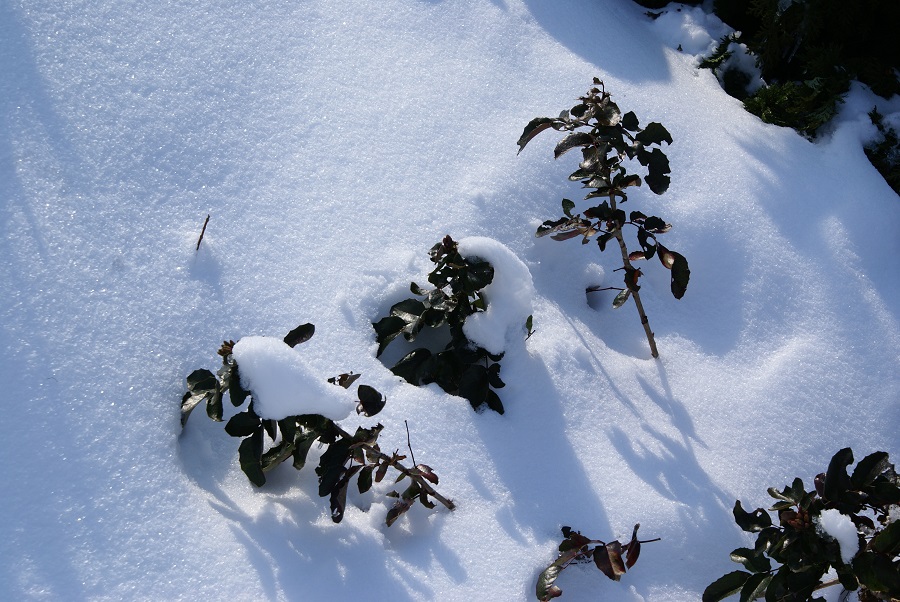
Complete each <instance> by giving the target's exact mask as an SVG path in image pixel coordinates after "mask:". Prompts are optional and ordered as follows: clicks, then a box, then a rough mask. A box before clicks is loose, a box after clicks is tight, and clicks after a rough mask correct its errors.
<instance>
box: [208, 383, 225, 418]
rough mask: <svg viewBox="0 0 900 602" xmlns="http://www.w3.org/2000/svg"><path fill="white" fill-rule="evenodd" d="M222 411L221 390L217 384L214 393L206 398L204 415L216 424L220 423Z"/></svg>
mask: <svg viewBox="0 0 900 602" xmlns="http://www.w3.org/2000/svg"><path fill="white" fill-rule="evenodd" d="M222 411H223V408H222V390H221V389H220V388H219V385H218V383H217V384H216V389H215V391H213V394H212V395H210V396H209V397H208V398H207V401H206V415H207V416H209V417H210V418H212V419H213V420H215V421H216V422H222Z"/></svg>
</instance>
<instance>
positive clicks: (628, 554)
mask: <svg viewBox="0 0 900 602" xmlns="http://www.w3.org/2000/svg"><path fill="white" fill-rule="evenodd" d="M640 528H641V525H640V523H638V524H636V525H635V526H634V530H633V531H632V532H631V541H629V542H628V545H627V546H625V567H626V568H629V569H630V568H631V567H633V566H634V563H636V562H637V561H638V557H639V556H640V555H641V542H640V541H638V538H637V533H638V529H640Z"/></svg>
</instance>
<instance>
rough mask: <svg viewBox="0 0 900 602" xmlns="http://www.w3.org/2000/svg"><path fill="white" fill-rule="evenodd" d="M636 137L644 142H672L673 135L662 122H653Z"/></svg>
mask: <svg viewBox="0 0 900 602" xmlns="http://www.w3.org/2000/svg"><path fill="white" fill-rule="evenodd" d="M635 139H636V140H637V141H638V142H641V143H643V144H661V143H663V142H665V143H666V144H672V135H671V134H670V133H669V130H667V129H666V128H665V127H663V125H662V124H661V123H657V122H655V121H654V122H651V123H648V124H647V127H645V128H644V129H643V130H642V131H640V132H639V133H638V134H637V135H636V136H635Z"/></svg>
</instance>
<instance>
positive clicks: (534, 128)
mask: <svg viewBox="0 0 900 602" xmlns="http://www.w3.org/2000/svg"><path fill="white" fill-rule="evenodd" d="M554 121H555V120H553V119H550V118H549V117H537V118H535V119H532V120H531V121H529V122H528V125H526V126H525V130H524V131H523V132H522V135H521V136H520V137H519V141H518V142H517V144H518V145H519V153H521V152H522V149H523V148H525V145H527V144H528V143H529V142H531V140H532V139H533V138H534V137H535V136H537V135H538V134H540V133H541V132H543V131H544V130H546V129H547V128H549V127H550V126H551V125H553V122H554ZM516 154H518V153H516Z"/></svg>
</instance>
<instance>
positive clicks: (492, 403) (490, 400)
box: [485, 391, 504, 414]
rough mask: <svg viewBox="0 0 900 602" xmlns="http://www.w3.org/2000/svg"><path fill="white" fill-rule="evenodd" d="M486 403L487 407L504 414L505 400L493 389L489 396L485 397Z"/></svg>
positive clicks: (488, 393)
mask: <svg viewBox="0 0 900 602" xmlns="http://www.w3.org/2000/svg"><path fill="white" fill-rule="evenodd" d="M485 403H487V407H488V408H490V409H491V410H493V411H495V412H497V413H498V414H503V412H504V409H503V402H501V401H500V396H499V395H497V394H496V393H494V392H493V391H488V392H487V397H486V398H485Z"/></svg>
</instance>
